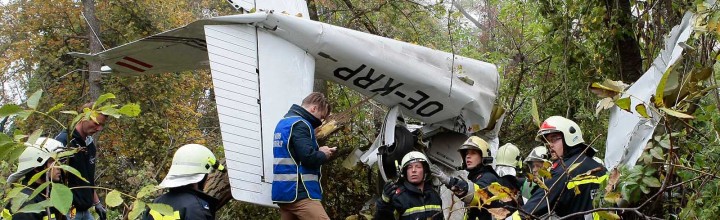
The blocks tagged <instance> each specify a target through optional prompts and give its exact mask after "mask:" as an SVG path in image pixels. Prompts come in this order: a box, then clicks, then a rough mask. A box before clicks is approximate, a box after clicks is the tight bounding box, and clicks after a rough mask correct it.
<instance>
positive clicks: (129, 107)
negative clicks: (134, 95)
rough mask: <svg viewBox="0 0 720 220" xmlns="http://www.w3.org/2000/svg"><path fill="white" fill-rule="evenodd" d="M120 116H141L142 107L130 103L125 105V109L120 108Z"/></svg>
mask: <svg viewBox="0 0 720 220" xmlns="http://www.w3.org/2000/svg"><path fill="white" fill-rule="evenodd" d="M119 112H120V114H123V115H125V116H129V117H135V116H138V115H140V105H138V104H136V103H130V104H126V105H123V107H121V108H120V111H119Z"/></svg>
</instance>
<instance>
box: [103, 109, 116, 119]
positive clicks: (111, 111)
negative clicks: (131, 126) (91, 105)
mask: <svg viewBox="0 0 720 220" xmlns="http://www.w3.org/2000/svg"><path fill="white" fill-rule="evenodd" d="M100 113H102V114H103V115H107V116H112V117H113V118H120V111H119V110H118V109H116V108H106V109H103V110H100Z"/></svg>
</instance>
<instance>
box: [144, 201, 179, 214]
mask: <svg viewBox="0 0 720 220" xmlns="http://www.w3.org/2000/svg"><path fill="white" fill-rule="evenodd" d="M147 205H148V206H149V207H150V210H155V211H157V212H159V213H160V214H162V215H169V216H172V215H174V212H175V211H174V210H173V207H172V206H169V205H166V204H162V203H148V204H147Z"/></svg>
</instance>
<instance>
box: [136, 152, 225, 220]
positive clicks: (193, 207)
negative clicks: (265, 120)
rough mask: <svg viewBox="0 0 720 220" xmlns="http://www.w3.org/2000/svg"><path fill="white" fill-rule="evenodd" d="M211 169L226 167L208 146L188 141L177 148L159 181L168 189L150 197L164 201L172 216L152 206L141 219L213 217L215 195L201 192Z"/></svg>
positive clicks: (187, 219)
mask: <svg viewBox="0 0 720 220" xmlns="http://www.w3.org/2000/svg"><path fill="white" fill-rule="evenodd" d="M213 171H225V167H224V166H223V165H222V164H220V162H218V161H217V158H215V155H214V154H213V153H212V151H210V149H208V148H207V147H205V146H203V145H199V144H187V145H184V146H182V147H180V148H178V150H177V151H176V152H175V155H174V156H173V160H172V165H171V166H170V170H169V171H168V173H167V175H166V176H165V179H163V181H162V182H160V185H159V187H160V188H167V189H169V190H168V192H167V193H165V194H163V195H162V196H160V197H158V198H157V199H155V200H154V201H153V203H163V204H167V205H169V206H171V207H172V208H173V210H174V211H175V212H174V214H173V216H163V215H162V214H160V213H159V212H157V211H155V210H149V211H147V212H146V213H145V215H144V218H143V219H145V220H152V219H168V217H169V218H170V219H178V220H205V219H208V220H209V219H215V211H217V199H215V198H213V197H212V196H210V195H207V194H205V193H203V192H202V190H203V188H204V186H205V181H206V180H207V177H208V174H209V173H211V172H213Z"/></svg>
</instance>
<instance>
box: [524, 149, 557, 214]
mask: <svg viewBox="0 0 720 220" xmlns="http://www.w3.org/2000/svg"><path fill="white" fill-rule="evenodd" d="M548 159H550V154H548V150H547V147H545V146H537V147H535V148H533V149H532V151H530V154H528V156H527V158H525V161H524V162H525V163H526V164H527V167H528V169H529V171H530V173H531V174H532V175H533V177H536V178H539V180H540V181H544V178H543V177H541V176H540V175H538V171H539V170H540V169H544V168H545V163H548V164H550V161H549V160H548ZM538 188H539V187H538V185H537V183H535V182H533V180H531V179H525V182H524V183H523V185H522V188H521V189H520V191H521V194H522V197H523V201H525V202H527V200H528V199H530V195H532V193H533V192H535V190H537V189H538Z"/></svg>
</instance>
